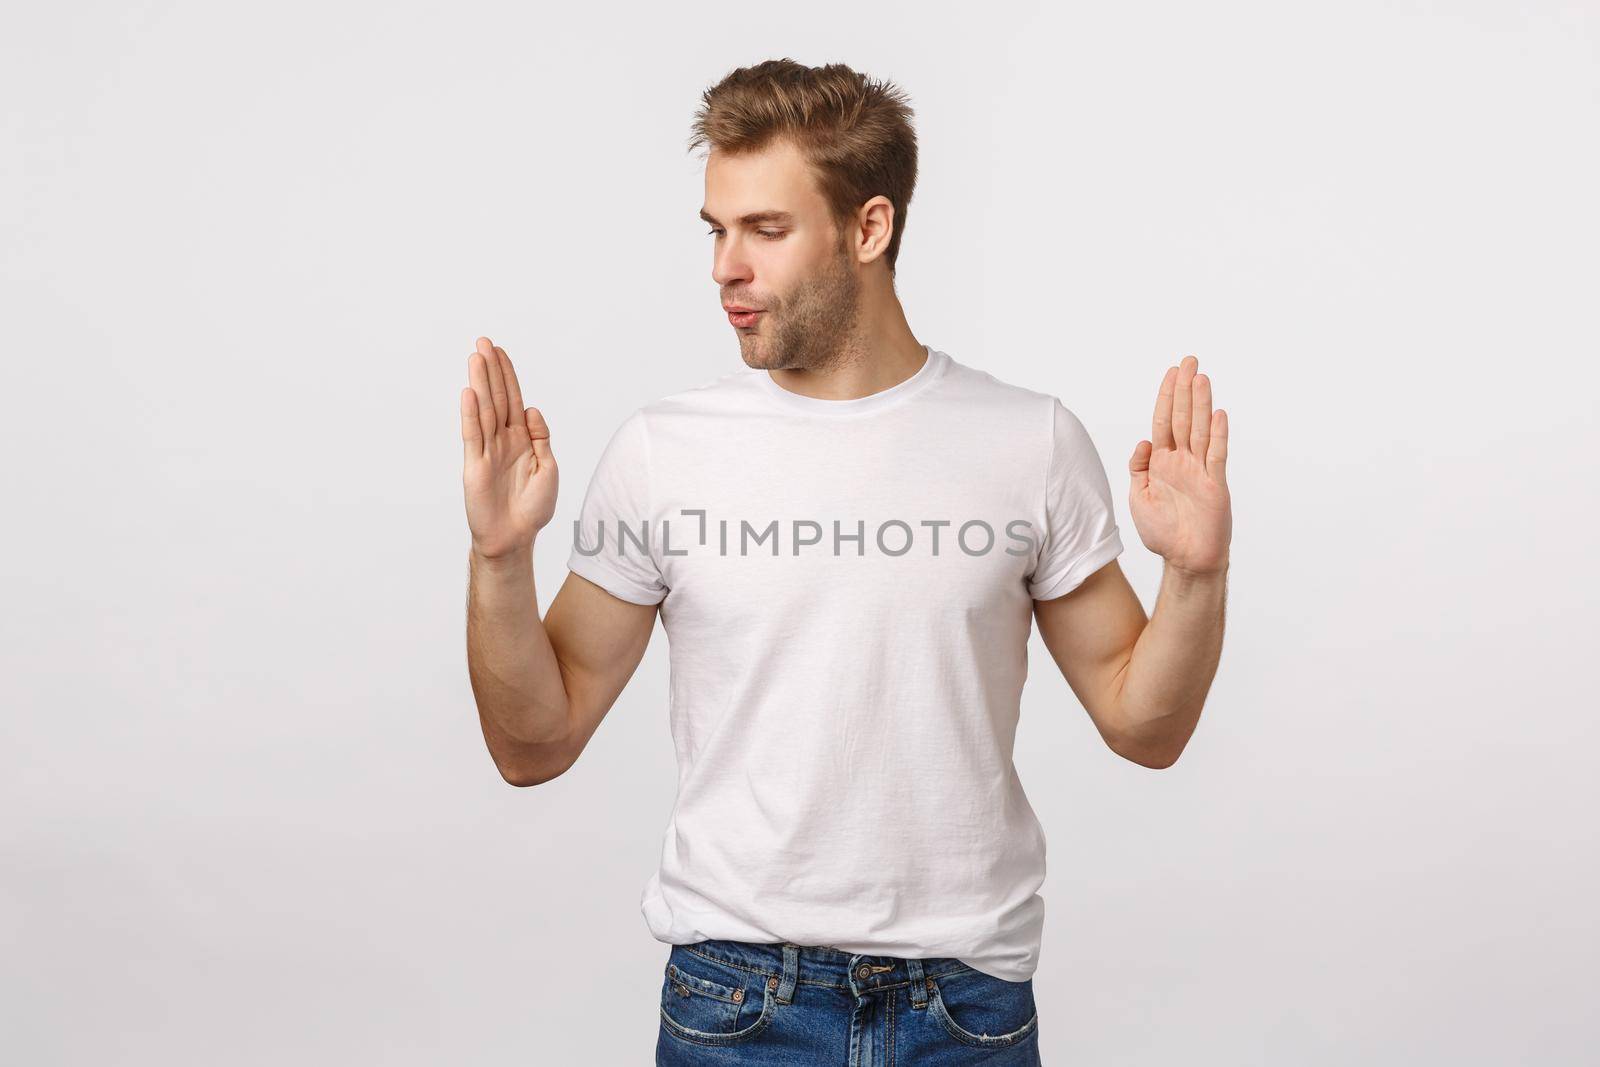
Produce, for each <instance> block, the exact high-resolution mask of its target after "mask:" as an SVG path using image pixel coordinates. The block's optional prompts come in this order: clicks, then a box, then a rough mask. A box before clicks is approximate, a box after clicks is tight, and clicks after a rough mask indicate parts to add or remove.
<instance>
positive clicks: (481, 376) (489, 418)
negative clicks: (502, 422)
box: [467, 352, 500, 449]
mask: <svg viewBox="0 0 1600 1067" xmlns="http://www.w3.org/2000/svg"><path fill="white" fill-rule="evenodd" d="M467 380H468V381H470V382H471V383H472V391H473V392H475V393H477V394H478V425H479V426H480V427H482V428H483V446H484V448H486V449H487V448H488V447H489V444H490V443H491V442H492V441H494V435H495V431H496V430H498V429H499V428H500V427H499V426H498V424H496V423H495V421H494V400H493V396H492V394H491V393H490V391H489V365H488V362H487V361H486V360H485V359H484V358H483V353H482V352H474V353H472V355H470V356H468V357H467Z"/></svg>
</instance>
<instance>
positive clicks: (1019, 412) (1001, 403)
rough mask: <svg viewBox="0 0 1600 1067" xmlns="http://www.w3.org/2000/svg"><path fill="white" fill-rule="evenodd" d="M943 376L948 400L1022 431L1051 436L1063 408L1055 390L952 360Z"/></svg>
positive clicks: (976, 413) (972, 413)
mask: <svg viewBox="0 0 1600 1067" xmlns="http://www.w3.org/2000/svg"><path fill="white" fill-rule="evenodd" d="M945 379H946V381H945V383H944V384H945V389H944V391H943V392H944V396H945V397H946V398H947V399H948V401H949V402H950V403H952V404H955V405H959V406H960V407H961V408H962V409H964V410H965V411H967V412H969V413H970V414H971V415H989V416H992V417H995V418H999V419H1004V420H1005V422H1006V425H1008V426H1011V427H1013V428H1014V429H1016V430H1020V431H1023V432H1028V431H1030V430H1037V431H1038V432H1039V433H1042V434H1045V435H1046V436H1049V435H1052V434H1053V433H1054V430H1055V426H1056V424H1057V421H1058V419H1059V414H1058V412H1059V411H1065V410H1066V407H1065V405H1064V404H1063V403H1062V401H1061V399H1060V397H1058V396H1057V395H1056V394H1054V393H1050V392H1046V391H1044V390H1042V389H1033V388H1029V387H1028V386H1024V385H1018V384H1016V383H1015V382H1008V381H1006V380H1004V379H1002V378H998V377H996V376H995V375H993V374H991V373H990V372H988V371H986V370H982V369H981V368H978V367H972V366H968V365H967V364H965V363H959V362H957V361H955V360H951V362H950V369H949V370H948V372H946V374H945ZM1068 414H1070V412H1069V413H1068Z"/></svg>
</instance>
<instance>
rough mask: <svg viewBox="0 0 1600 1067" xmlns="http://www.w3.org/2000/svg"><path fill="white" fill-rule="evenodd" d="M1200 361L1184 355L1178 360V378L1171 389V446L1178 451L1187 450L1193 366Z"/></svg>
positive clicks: (1191, 402) (1191, 403)
mask: <svg viewBox="0 0 1600 1067" xmlns="http://www.w3.org/2000/svg"><path fill="white" fill-rule="evenodd" d="M1199 366H1200V361H1199V360H1198V359H1195V358H1194V357H1193V356H1184V357H1183V358H1182V359H1181V360H1179V361H1178V380H1177V382H1176V383H1174V386H1173V390H1172V447H1173V448H1176V449H1177V450H1178V451H1179V452H1187V451H1189V427H1190V424H1191V415H1192V409H1193V406H1194V405H1193V400H1194V397H1193V396H1192V395H1191V393H1192V387H1193V384H1194V372H1195V368H1197V367H1199Z"/></svg>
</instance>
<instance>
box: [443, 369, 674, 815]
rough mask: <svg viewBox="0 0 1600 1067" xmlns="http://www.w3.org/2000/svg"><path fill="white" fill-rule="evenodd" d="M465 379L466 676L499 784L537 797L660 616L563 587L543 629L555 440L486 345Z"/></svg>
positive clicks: (577, 585)
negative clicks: (527, 788) (536, 574)
mask: <svg viewBox="0 0 1600 1067" xmlns="http://www.w3.org/2000/svg"><path fill="white" fill-rule="evenodd" d="M467 374H468V380H469V383H470V384H469V386H468V387H467V388H466V389H464V390H462V393H461V440H462V447H463V451H464V466H463V475H462V481H463V487H464V490H465V495H466V506H467V524H468V526H469V527H470V528H471V531H472V548H471V552H470V554H469V558H468V573H469V581H468V590H467V671H468V675H469V677H470V678H471V681H472V691H473V695H474V697H475V698H476V700H477V705H478V719H479V723H480V725H481V726H482V728H483V736H484V741H485V742H486V743H487V744H488V746H489V754H490V756H491V757H492V758H493V759H494V763H495V766H496V767H497V768H499V770H500V774H501V776H502V777H504V778H505V780H506V781H508V782H510V783H511V784H513V785H537V784H539V783H541V782H546V781H549V780H550V779H551V778H554V777H556V776H557V775H559V774H561V773H563V772H564V771H565V770H566V769H567V768H568V767H570V766H572V764H573V762H574V761H576V760H577V758H578V755H579V753H581V752H582V751H583V748H584V746H585V745H587V744H588V742H589V738H590V737H592V736H593V735H594V731H595V729H596V728H597V727H598V726H599V724H600V720H601V719H602V718H603V717H604V716H605V714H606V712H607V711H609V710H610V708H611V705H612V704H613V703H615V701H616V698H617V695H618V694H619V693H621V692H622V688H623V686H625V685H626V684H627V683H628V679H629V678H630V677H632V675H633V672H634V670H635V668H637V667H638V665H639V660H640V659H641V658H642V657H643V656H644V650H645V646H646V645H648V644H649V641H650V632H651V629H652V628H653V627H654V625H655V617H656V609H655V607H654V606H653V605H652V606H642V605H639V604H630V603H628V602H626V601H624V600H620V599H618V598H617V597H614V596H612V595H611V594H610V593H608V592H606V591H605V590H603V589H601V588H600V587H599V586H597V585H595V584H594V583H592V582H589V581H587V580H586V579H584V578H581V577H579V576H577V575H569V576H568V578H567V581H566V582H565V583H564V584H563V585H562V587H561V590H560V592H559V593H557V595H556V599H555V602H554V603H553V604H551V606H550V611H549V613H548V614H547V616H546V618H545V619H543V620H541V619H540V617H539V603H538V593H537V590H536V589H535V588H534V579H533V548H534V540H535V538H536V536H537V534H538V531H539V530H540V529H542V528H543V527H544V526H545V525H546V524H547V523H548V522H549V521H550V516H551V515H552V514H553V513H554V510H555V500H556V490H557V476H558V475H557V469H556V463H555V456H554V455H553V454H552V452H551V450H550V431H549V428H548V427H547V426H546V424H545V421H544V417H543V416H542V415H541V414H540V412H539V410H538V409H537V408H531V407H530V408H524V407H523V406H522V391H521V387H520V386H519V384H518V382H517V375H516V370H515V369H514V368H513V367H512V365H511V360H510V358H509V357H508V356H507V355H506V353H505V350H504V349H502V348H499V347H497V346H495V345H492V344H491V343H490V342H489V339H488V338H486V337H480V338H478V342H477V350H476V351H475V352H473V354H472V355H471V356H470V357H468V361H467Z"/></svg>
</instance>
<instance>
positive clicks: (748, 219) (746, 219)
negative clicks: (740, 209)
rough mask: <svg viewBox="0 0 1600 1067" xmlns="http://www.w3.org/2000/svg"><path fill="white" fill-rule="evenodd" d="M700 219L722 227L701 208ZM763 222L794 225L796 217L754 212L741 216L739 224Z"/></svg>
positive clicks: (781, 212) (780, 213) (768, 212)
mask: <svg viewBox="0 0 1600 1067" xmlns="http://www.w3.org/2000/svg"><path fill="white" fill-rule="evenodd" d="M700 218H701V220H702V221H704V222H709V223H711V224H712V225H713V226H716V225H720V223H718V222H717V220H716V217H715V216H713V215H712V214H711V213H710V212H709V211H707V210H706V209H705V208H701V209H700ZM763 222H782V223H792V222H794V216H793V215H791V214H790V213H789V212H787V211H771V210H769V211H752V212H750V213H749V214H748V215H740V216H739V224H740V225H741V226H759V225H761V224H762V223H763Z"/></svg>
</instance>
